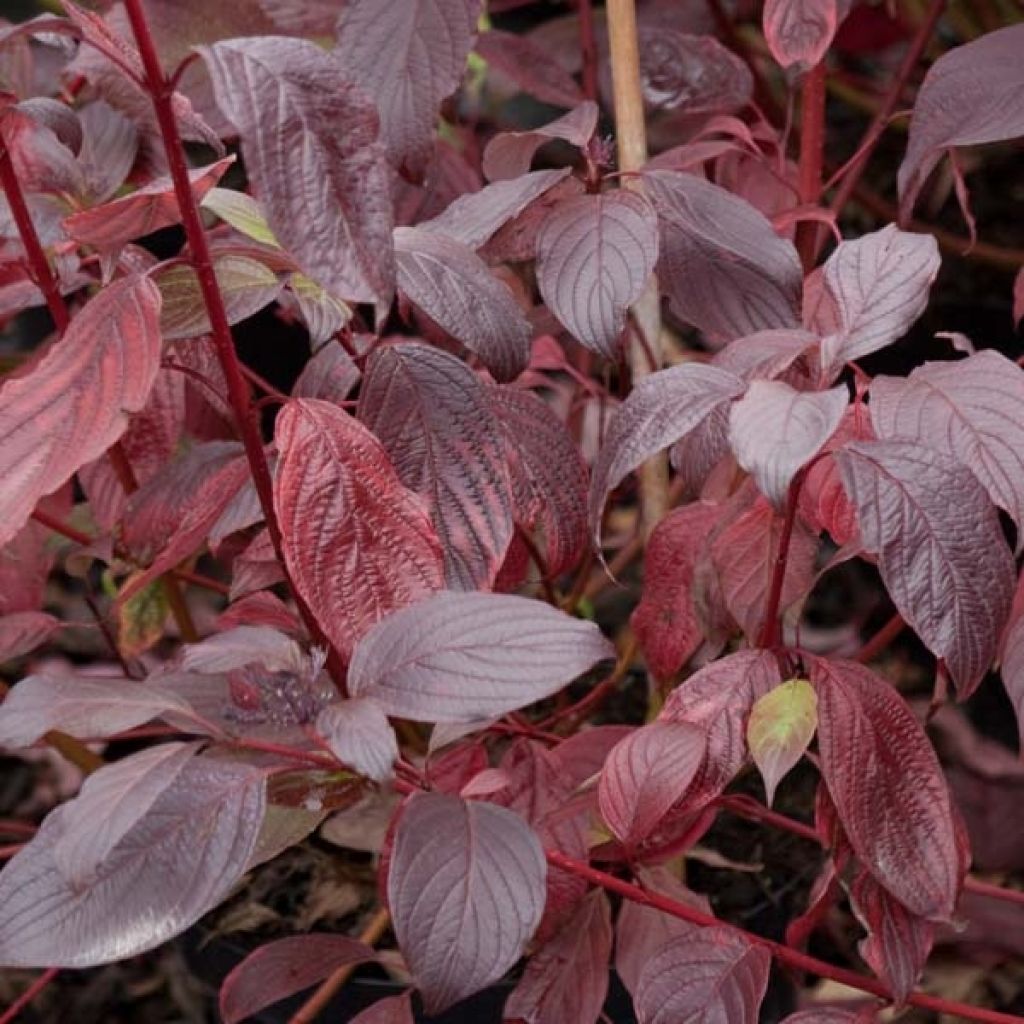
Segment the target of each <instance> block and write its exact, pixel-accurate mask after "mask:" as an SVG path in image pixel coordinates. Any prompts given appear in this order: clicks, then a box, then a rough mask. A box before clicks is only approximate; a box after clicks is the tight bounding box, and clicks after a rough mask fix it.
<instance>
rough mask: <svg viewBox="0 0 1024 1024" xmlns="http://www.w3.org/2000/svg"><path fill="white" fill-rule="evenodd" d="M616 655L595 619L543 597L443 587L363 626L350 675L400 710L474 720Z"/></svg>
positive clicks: (545, 692) (392, 711)
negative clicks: (568, 612)
mask: <svg viewBox="0 0 1024 1024" xmlns="http://www.w3.org/2000/svg"><path fill="white" fill-rule="evenodd" d="M614 655H615V650H614V648H613V647H612V645H611V644H610V643H609V642H608V641H607V640H606V639H605V638H604V637H603V636H602V635H601V632H600V630H598V628H597V626H596V625H594V624H593V623H592V622H584V621H582V620H580V619H574V618H572V616H569V615H566V614H565V612H562V611H559V610H558V609H556V608H552V607H551V606H550V605H547V604H544V603H543V602H542V601H535V600H532V599H530V598H525V597H514V596H512V595H509V594H478V593H468V594H459V593H454V592H445V593H442V594H436V595H435V596H434V597H431V598H429V599H427V600H423V601H419V602H417V603H416V604H415V605H413V606H412V607H411V608H406V609H404V610H402V611H399V612H395V613H393V614H391V615H389V616H388V617H387V618H386V619H385V620H384V621H382V622H381V623H380V624H379V625H377V626H375V627H374V628H373V629H372V630H371V631H370V632H369V633H367V635H366V636H365V637H364V638H363V639H362V640H361V641H360V642H359V644H358V645H357V647H356V650H355V653H354V655H353V656H352V663H351V665H350V666H349V680H348V685H349V692H350V693H351V694H352V696H354V697H355V696H366V697H373V699H374V700H375V701H376V702H377V703H378V704H380V705H381V706H382V707H383V708H384V710H385V711H386V712H387V713H388V714H389V715H393V716H395V717H397V718H410V719H413V720H414V721H420V722H473V721H476V720H478V719H485V718H495V717H499V716H501V715H503V714H505V713H506V712H508V711H512V710H515V709H516V708H520V707H524V706H525V705H527V704H532V703H533V702H534V701H536V700H540V699H542V698H543V697H549V696H551V694H553V693H556V692H557V691H558V690H560V689H561V688H562V687H563V686H565V685H567V684H568V683H570V682H572V680H573V679H575V678H576V677H577V676H579V675H580V674H582V673H583V672H586V671H587V670H588V669H589V668H591V667H592V666H593V665H595V664H596V663H597V662H599V661H602V660H604V659H605V658H610V657H614Z"/></svg>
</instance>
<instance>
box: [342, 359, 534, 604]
mask: <svg viewBox="0 0 1024 1024" xmlns="http://www.w3.org/2000/svg"><path fill="white" fill-rule="evenodd" d="M358 416H359V418H360V419H361V420H362V421H363V422H364V423H365V424H366V425H367V426H368V427H369V428H370V429H371V430H372V431H373V432H374V433H375V434H376V435H377V437H378V438H379V439H380V442H381V444H383V446H384V448H385V450H386V451H387V453H388V455H389V456H390V458H391V463H392V465H393V466H394V467H395V470H396V471H397V473H398V476H399V478H400V479H401V481H402V483H403V484H405V486H406V487H408V488H409V489H410V490H413V491H415V492H416V493H417V494H420V495H422V496H423V498H424V499H425V501H426V504H427V508H428V509H429V512H430V516H431V519H432V520H433V522H434V525H435V528H436V530H437V534H438V537H439V538H440V540H441V546H442V548H443V550H444V558H445V581H446V583H447V585H448V587H449V588H451V589H453V590H455V589H458V590H477V589H489V588H490V587H491V586H493V584H494V579H495V577H496V576H497V573H498V569H499V568H500V567H501V563H502V561H503V559H504V557H505V551H506V550H507V548H508V544H509V541H510V540H511V539H512V533H513V529H514V523H513V519H512V493H511V483H510V482H509V476H508V469H507V467H506V464H505V452H504V444H503V440H502V435H501V429H500V427H499V425H498V421H497V418H496V417H495V416H494V414H493V413H492V412H491V410H490V406H489V402H488V395H487V389H486V388H485V386H484V384H483V383H482V382H481V381H480V379H479V378H478V377H477V376H476V374H474V373H473V371H472V370H470V369H469V367H468V366H466V364H465V363H463V362H462V361H461V360H459V359H456V358H455V356H451V355H449V354H448V353H447V352H442V351H441V350H440V349H436V348H431V347H430V346H429V345H422V344H417V343H415V342H401V343H399V344H396V345H388V346H386V347H384V348H380V349H378V350H377V351H376V352H375V353H374V354H373V355H372V356H371V357H370V360H369V364H368V365H367V368H366V376H365V378H364V380H363V386H362V389H361V391H360V393H359V408H358Z"/></svg>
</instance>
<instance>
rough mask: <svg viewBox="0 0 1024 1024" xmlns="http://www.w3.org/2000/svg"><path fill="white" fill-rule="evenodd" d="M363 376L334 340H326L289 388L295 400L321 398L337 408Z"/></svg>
mask: <svg viewBox="0 0 1024 1024" xmlns="http://www.w3.org/2000/svg"><path fill="white" fill-rule="evenodd" d="M361 376H362V374H361V373H360V372H359V367H357V366H356V364H355V363H354V362H353V361H352V357H351V356H350V355H349V354H348V353H347V352H346V351H345V350H344V349H343V348H342V347H341V345H339V344H338V343H337V342H336V341H333V340H332V341H328V342H327V343H326V344H325V345H324V346H323V347H322V348H321V349H320V350H319V351H318V352H317V353H316V354H315V355H314V356H313V358H312V359H310V360H309V362H308V363H306V365H305V366H304V367H303V368H302V373H300V374H299V376H298V379H297V380H296V381H295V386H294V387H293V388H292V394H293V395H294V396H295V397H296V398H322V399H323V400H324V401H325V402H333V403H334V404H335V405H339V404H341V403H342V402H344V401H345V399H347V398H348V396H349V395H350V394H351V392H352V389H353V388H354V387H355V386H356V384H358V383H359V379H360V377H361Z"/></svg>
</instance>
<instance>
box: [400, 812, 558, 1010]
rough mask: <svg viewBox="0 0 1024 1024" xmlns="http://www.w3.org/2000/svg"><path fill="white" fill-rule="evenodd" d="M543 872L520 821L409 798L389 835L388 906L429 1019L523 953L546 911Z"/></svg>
mask: <svg viewBox="0 0 1024 1024" xmlns="http://www.w3.org/2000/svg"><path fill="white" fill-rule="evenodd" d="M546 875H547V864H546V862H545V860H544V851H543V850H542V849H541V846H540V843H539V842H538V841H537V837H536V835H535V834H534V832H533V830H532V829H531V828H530V827H529V825H527V824H526V822H524V821H523V819H522V818H520V817H519V815H518V814H514V813H513V812H512V811H507V810H505V809H504V808H503V807H495V806H493V805H492V804H486V803H480V802H478V801H469V802H466V801H463V800H460V799H459V798H458V797H452V796H442V795H440V794H435V793H417V794H415V795H413V796H412V797H411V798H410V800H409V802H408V804H407V805H406V807H405V810H404V811H403V813H402V815H401V817H400V818H399V820H398V829H397V832H396V834H395V844H394V849H393V851H392V854H391V863H390V867H389V870H388V886H387V892H388V906H389V908H390V910H391V917H392V919H393V921H394V926H395V936H396V938H397V939H398V945H399V948H400V949H401V951H402V955H403V956H404V957H405V961H406V963H407V964H408V965H409V969H410V970H411V971H412V975H413V978H414V979H415V981H416V984H417V986H418V987H419V989H420V991H421V993H422V994H423V1004H424V1007H425V1009H426V1011H427V1013H429V1014H431V1015H435V1014H438V1013H440V1012H441V1011H443V1010H446V1009H447V1008H448V1007H449V1006H451V1005H452V1004H453V1003H457V1002H458V1001H459V1000H460V999H464V998H465V997H466V996H469V995H472V993H474V992H477V991H479V990H480V989H482V988H484V987H486V986H487V985H490V984H491V983H492V982H494V981H497V980H498V979H499V978H500V977H501V976H502V975H503V974H504V973H505V972H506V971H507V970H508V969H509V968H510V967H511V966H512V965H513V964H514V963H515V962H516V961H517V960H518V959H519V958H520V956H522V954H523V950H524V948H525V946H526V943H527V942H528V941H529V939H530V937H531V936H532V935H533V932H534V930H535V929H536V927H537V925H538V923H539V922H540V918H541V913H542V912H543V909H544V891H545V890H544V882H545V878H546ZM496 922H500V923H501V927H500V928H496V927H495V923H496Z"/></svg>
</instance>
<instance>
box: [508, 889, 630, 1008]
mask: <svg viewBox="0 0 1024 1024" xmlns="http://www.w3.org/2000/svg"><path fill="white" fill-rule="evenodd" d="M611 952H612V920H611V910H610V908H609V906H608V897H607V896H605V894H604V893H603V892H602V891H601V890H600V889H597V890H595V891H594V892H591V893H590V894H589V895H588V896H586V897H585V898H584V899H583V900H582V901H581V902H580V904H579V906H578V907H577V908H576V910H575V911H574V912H573V914H572V916H571V917H570V918H569V919H568V920H567V921H566V922H565V924H564V925H563V927H562V928H561V929H560V930H559V931H558V933H557V934H556V935H555V936H554V937H553V938H551V939H549V940H548V941H547V942H546V943H545V944H544V945H543V946H541V947H540V949H539V950H537V952H536V953H534V954H533V956H531V957H530V959H529V961H528V962H527V964H526V970H525V971H524V972H523V976H522V978H521V979H520V980H519V983H518V984H517V985H516V987H515V988H514V989H513V990H512V994H511V995H510V996H509V997H508V1000H507V1002H506V1003H505V1011H504V1013H505V1019H506V1020H523V1021H531V1022H534V1024H594V1021H596V1020H597V1019H598V1016H599V1015H600V1013H601V1007H602V1006H603V1005H604V999H605V995H606V993H607V991H608V960H609V958H610V956H611Z"/></svg>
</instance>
